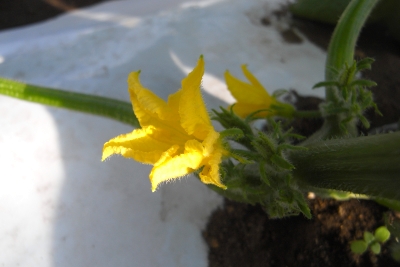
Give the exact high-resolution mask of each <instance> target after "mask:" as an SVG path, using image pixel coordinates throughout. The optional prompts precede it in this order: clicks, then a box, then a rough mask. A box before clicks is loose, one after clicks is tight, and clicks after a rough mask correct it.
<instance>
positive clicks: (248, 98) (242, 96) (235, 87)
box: [225, 71, 271, 105]
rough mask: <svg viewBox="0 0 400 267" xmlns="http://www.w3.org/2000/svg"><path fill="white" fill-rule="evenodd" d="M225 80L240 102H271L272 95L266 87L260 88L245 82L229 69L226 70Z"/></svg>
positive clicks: (256, 103)
mask: <svg viewBox="0 0 400 267" xmlns="http://www.w3.org/2000/svg"><path fill="white" fill-rule="evenodd" d="M225 81H226V84H227V86H228V89H229V91H230V92H231V94H232V95H233V97H234V98H235V99H236V101H237V102H238V103H247V104H255V105H262V104H265V105H268V104H269V102H270V99H271V96H269V94H268V93H267V91H265V89H264V88H262V89H261V90H260V88H259V87H256V86H254V85H253V84H249V83H246V82H243V81H241V80H239V79H238V78H236V77H234V76H232V75H231V74H230V73H229V71H226V72H225Z"/></svg>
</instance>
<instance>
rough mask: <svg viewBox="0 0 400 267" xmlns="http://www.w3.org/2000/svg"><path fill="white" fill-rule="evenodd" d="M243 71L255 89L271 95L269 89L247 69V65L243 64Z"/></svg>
mask: <svg viewBox="0 0 400 267" xmlns="http://www.w3.org/2000/svg"><path fill="white" fill-rule="evenodd" d="M242 71H243V74H244V76H245V77H246V78H247V80H248V81H249V82H250V83H251V84H252V85H253V86H254V89H255V91H257V92H258V93H259V94H263V95H265V97H267V96H268V97H270V95H269V94H268V91H267V90H266V89H265V88H264V86H263V85H262V84H261V83H260V82H259V81H258V79H257V78H256V77H255V76H254V75H253V74H252V73H251V72H250V71H249V70H248V69H247V66H246V65H242Z"/></svg>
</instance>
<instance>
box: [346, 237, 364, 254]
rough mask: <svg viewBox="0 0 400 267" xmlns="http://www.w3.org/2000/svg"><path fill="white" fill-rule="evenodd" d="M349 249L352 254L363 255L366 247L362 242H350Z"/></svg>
mask: <svg viewBox="0 0 400 267" xmlns="http://www.w3.org/2000/svg"><path fill="white" fill-rule="evenodd" d="M350 248H351V251H353V253H356V254H363V253H364V252H365V251H366V250H367V248H368V245H367V243H365V241H363V240H357V241H353V242H351V244H350Z"/></svg>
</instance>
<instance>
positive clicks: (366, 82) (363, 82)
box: [349, 80, 377, 87]
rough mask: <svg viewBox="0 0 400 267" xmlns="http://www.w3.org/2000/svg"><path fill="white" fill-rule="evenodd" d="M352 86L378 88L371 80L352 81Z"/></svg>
mask: <svg viewBox="0 0 400 267" xmlns="http://www.w3.org/2000/svg"><path fill="white" fill-rule="evenodd" d="M349 85H350V86H365V87H373V86H377V83H376V82H374V81H371V80H355V81H352V82H351V83H350V84H349Z"/></svg>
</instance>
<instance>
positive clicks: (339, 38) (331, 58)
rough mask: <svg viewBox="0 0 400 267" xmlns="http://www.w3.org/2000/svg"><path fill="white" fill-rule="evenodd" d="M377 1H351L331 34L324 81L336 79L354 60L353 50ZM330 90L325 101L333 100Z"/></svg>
mask: <svg viewBox="0 0 400 267" xmlns="http://www.w3.org/2000/svg"><path fill="white" fill-rule="evenodd" d="M378 1H379V0H352V1H351V2H350V3H349V5H348V6H347V8H346V9H345V11H344V12H343V14H342V16H341V17H340V19H339V22H338V24H337V26H336V28H335V31H334V32H333V35H332V38H331V41H330V44H329V47H328V55H327V59H326V65H325V80H326V81H333V80H336V79H337V78H338V71H339V70H340V69H341V68H342V67H343V66H344V65H345V64H346V63H347V64H348V65H349V66H350V65H351V64H352V63H353V60H354V48H355V45H356V42H357V39H358V36H359V34H360V32H361V28H362V27H363V26H364V23H365V22H366V20H367V18H368V16H369V14H370V13H371V11H372V9H373V8H374V7H375V5H376V4H377V3H378ZM331 97H334V96H333V95H332V92H331V90H330V88H327V89H326V99H327V100H333V99H331Z"/></svg>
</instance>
